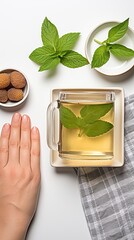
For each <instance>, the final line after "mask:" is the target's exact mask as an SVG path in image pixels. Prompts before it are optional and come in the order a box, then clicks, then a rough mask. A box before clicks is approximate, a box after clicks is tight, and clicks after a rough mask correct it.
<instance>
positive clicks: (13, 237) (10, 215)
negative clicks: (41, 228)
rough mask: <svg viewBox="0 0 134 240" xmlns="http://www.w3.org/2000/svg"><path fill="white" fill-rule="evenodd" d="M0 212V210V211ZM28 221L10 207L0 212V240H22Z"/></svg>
mask: <svg viewBox="0 0 134 240" xmlns="http://www.w3.org/2000/svg"><path fill="white" fill-rule="evenodd" d="M0 210H1V209H0ZM29 223H30V221H29V220H28V219H27V217H26V216H24V215H23V214H22V213H20V212H19V210H16V209H14V207H13V208H12V207H11V206H10V210H9V209H8V207H7V208H6V210H5V211H4V212H3V211H1V212H0V239H2V240H24V239H25V236H26V232H27V229H28V226H29Z"/></svg>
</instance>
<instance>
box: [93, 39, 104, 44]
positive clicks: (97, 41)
mask: <svg viewBox="0 0 134 240" xmlns="http://www.w3.org/2000/svg"><path fill="white" fill-rule="evenodd" d="M94 41H95V42H96V43H98V44H99V45H102V44H103V42H100V41H99V40H97V39H94Z"/></svg>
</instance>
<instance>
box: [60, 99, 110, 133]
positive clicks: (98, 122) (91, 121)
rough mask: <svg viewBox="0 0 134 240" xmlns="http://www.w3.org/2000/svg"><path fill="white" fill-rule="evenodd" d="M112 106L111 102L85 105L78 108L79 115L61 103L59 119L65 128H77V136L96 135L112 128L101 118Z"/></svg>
mask: <svg viewBox="0 0 134 240" xmlns="http://www.w3.org/2000/svg"><path fill="white" fill-rule="evenodd" d="M112 107H113V103H108V104H95V105H85V106H84V107H82V108H81V110H80V116H76V115H75V114H74V113H73V112H72V111H71V110H70V109H69V108H66V107H64V106H63V105H61V106H60V121H61V124H62V125H63V126H64V127H65V128H68V129H79V134H78V136H79V137H81V136H82V135H83V134H85V135H86V136H88V137H97V136H100V135H102V134H104V133H107V132H108V131H110V130H111V129H112V128H113V124H112V123H110V122H107V121H103V120H102V119H101V118H102V117H103V116H105V115H106V113H108V112H109V111H110V110H111V109H112Z"/></svg>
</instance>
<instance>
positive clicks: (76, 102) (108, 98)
mask: <svg viewBox="0 0 134 240" xmlns="http://www.w3.org/2000/svg"><path fill="white" fill-rule="evenodd" d="M53 95H54V98H53V99H54V101H52V102H51V103H50V105H49V106H48V111H47V125H48V126H47V142H48V146H49V147H50V149H52V150H54V151H56V152H58V156H59V157H60V158H61V159H63V160H66V161H67V160H70V159H71V160H74V161H77V160H89V161H92V160H95V161H102V160H104V161H108V165H110V161H112V158H113V156H114V144H113V141H114V131H115V127H114V119H115V118H114V114H115V106H114V101H115V93H114V91H109V90H101V89H95V90H92V91H89V90H88V89H63V90H62V89H59V90H58V89H57V90H53ZM108 124H109V125H110V127H109V125H108ZM105 125H106V126H105ZM107 125H108V126H107ZM107 127H108V129H106V128H107Z"/></svg>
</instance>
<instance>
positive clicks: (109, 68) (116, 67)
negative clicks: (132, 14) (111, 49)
mask: <svg viewBox="0 0 134 240" xmlns="http://www.w3.org/2000/svg"><path fill="white" fill-rule="evenodd" d="M117 24H119V22H114V21H111V22H105V23H103V24H101V25H99V26H98V27H97V28H95V29H94V30H93V31H92V32H91V33H90V34H89V35H88V37H87V40H86V44H85V52H86V56H87V59H88V61H89V62H90V63H91V61H92V57H93V53H94V51H95V50H96V48H98V47H99V44H98V43H96V42H95V41H94V39H97V40H99V41H100V42H103V41H104V40H106V39H107V37H108V31H109V30H110V29H111V28H112V27H114V26H115V25H117ZM117 42H118V43H119V44H122V45H124V46H126V47H128V48H131V49H134V31H133V30H132V29H131V28H128V31H127V33H126V34H125V35H124V37H123V38H121V39H120V40H118V41H116V43H117ZM133 66H134V58H131V59H129V60H126V61H124V60H119V59H117V58H116V57H115V56H113V55H112V54H110V59H109V61H108V62H107V63H106V64H104V65H103V66H102V67H100V68H95V69H96V70H97V71H98V72H100V73H103V74H105V75H109V76H114V75H120V74H123V73H125V72H127V71H128V70H129V69H131V68H132V67H133Z"/></svg>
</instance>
